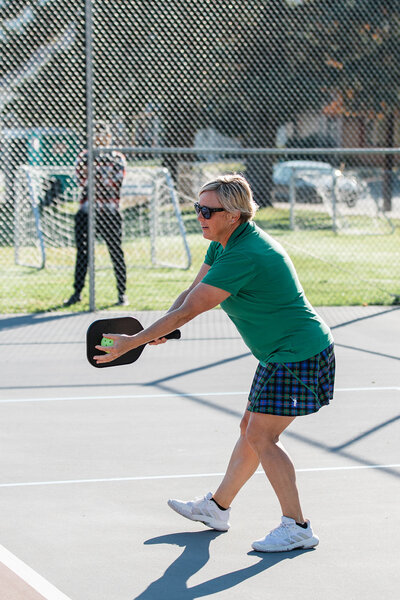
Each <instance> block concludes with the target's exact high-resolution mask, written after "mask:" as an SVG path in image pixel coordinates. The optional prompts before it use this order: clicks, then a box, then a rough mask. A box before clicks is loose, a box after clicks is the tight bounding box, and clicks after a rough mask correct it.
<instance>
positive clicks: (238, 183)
mask: <svg viewBox="0 0 400 600" xmlns="http://www.w3.org/2000/svg"><path fill="white" fill-rule="evenodd" d="M203 192H216V193H217V196H218V200H219V201H220V203H221V206H222V208H224V209H225V210H226V211H227V212H231V213H233V212H236V211H239V212H240V221H241V222H242V223H245V222H246V221H251V219H252V218H253V217H254V215H255V214H256V212H257V209H258V204H256V202H254V200H253V192H252V191H251V187H250V185H249V182H248V181H247V180H246V179H245V178H244V177H243V176H242V175H238V174H237V173H235V174H233V175H221V176H220V177H217V178H216V179H214V180H213V181H209V182H207V183H205V184H204V185H203V186H202V188H201V189H200V192H199V196H200V194H202V193H203Z"/></svg>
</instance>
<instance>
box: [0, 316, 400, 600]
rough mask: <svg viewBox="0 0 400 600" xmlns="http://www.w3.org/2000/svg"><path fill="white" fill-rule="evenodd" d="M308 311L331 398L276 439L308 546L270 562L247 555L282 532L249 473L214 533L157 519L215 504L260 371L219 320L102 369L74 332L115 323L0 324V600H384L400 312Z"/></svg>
mask: <svg viewBox="0 0 400 600" xmlns="http://www.w3.org/2000/svg"><path fill="white" fill-rule="evenodd" d="M319 312H320V314H321V315H322V316H323V317H324V318H325V319H326V321H327V322H328V324H329V325H330V326H331V327H332V328H333V333H334V336H335V342H336V355H337V381H336V395H335V398H334V401H333V402H332V404H331V405H330V406H329V407H325V408H322V409H321V411H320V412H319V413H317V414H315V415H312V416H307V417H300V418H298V419H296V420H295V421H294V423H293V424H292V425H291V426H290V428H289V429H288V430H287V432H285V433H284V435H283V436H282V441H283V443H284V445H285V447H286V448H287V450H288V451H289V453H290V455H291V457H292V459H293V462H294V464H295V466H296V470H297V479H298V487H299V491H300V497H301V500H302V505H303V510H304V513H305V516H306V517H307V518H310V520H311V522H312V525H313V528H314V530H315V532H316V533H317V535H318V536H319V537H320V540H321V541H320V545H319V546H318V547H317V548H316V549H314V550H307V551H305V550H303V551H302V550H299V551H293V552H284V553H279V554H262V553H257V552H254V551H252V550H251V542H252V541H253V540H255V539H257V538H260V537H262V536H264V535H265V534H266V533H267V532H268V531H269V530H270V529H272V528H274V527H275V526H276V525H278V523H279V520H280V516H281V515H280V508H279V505H278V502H277V500H276V498H275V495H274V493H273V491H272V489H271V487H270V485H269V483H268V481H267V480H266V478H265V475H264V474H263V473H261V471H260V472H257V473H256V474H255V475H254V476H253V478H252V479H251V480H250V481H249V482H248V483H247V484H246V486H245V487H244V488H243V489H242V490H241V492H240V494H239V495H238V496H237V498H236V499H235V501H234V503H233V505H232V512H231V519H230V520H231V525H232V527H231V529H230V531H229V532H227V533H219V532H215V531H210V530H208V529H207V528H206V527H204V526H203V525H202V524H196V523H194V522H191V521H188V520H186V519H183V518H182V517H180V516H179V515H177V514H176V513H174V512H173V511H171V509H170V508H168V506H167V500H168V498H170V497H172V498H181V499H187V500H189V499H193V498H195V497H199V496H203V495H204V494H206V493H207V492H209V491H214V490H215V488H216V487H217V485H218V483H219V481H220V479H221V477H222V474H223V473H224V470H225V468H226V465H227V462H228V459H229V456H230V453H231V450H232V448H233V445H234V443H235V441H236V439H237V436H238V426H239V421H240V418H241V415H242V413H243V411H244V408H245V406H246V397H247V393H248V390H249V387H250V384H251V380H252V377H253V373H254V370H255V367H256V361H255V359H254V358H253V357H252V356H251V355H250V354H249V352H248V349H247V348H246V346H245V345H244V343H243V342H242V340H241V339H240V338H239V336H238V334H237V332H236V330H235V329H234V327H233V326H232V325H230V324H229V322H228V319H227V317H226V316H225V315H224V314H223V313H222V311H220V310H214V311H212V312H210V313H207V314H204V315H201V316H200V317H198V318H197V319H196V320H194V321H193V322H192V323H189V324H188V325H186V326H185V327H183V328H182V339H181V340H180V341H170V342H168V343H167V344H164V345H162V346H158V347H147V348H145V350H144V352H143V354H142V356H141V358H140V359H139V361H138V362H137V363H135V364H133V365H129V366H123V367H122V366H120V367H114V368H110V369H95V368H93V367H92V366H90V365H89V363H87V361H86V357H85V334H86V329H87V327H88V325H89V324H90V323H91V322H92V321H93V320H94V319H96V318H104V317H105V316H107V317H109V316H117V313H115V314H112V315H111V314H109V313H107V315H105V314H102V313H97V314H95V315H93V314H88V313H85V314H78V315H77V314H63V315H58V314H38V315H31V316H10V317H2V318H1V319H0V352H1V366H2V377H1V385H0V389H1V398H0V428H1V437H0V439H1V452H0V467H1V468H0V515H1V517H0V563H1V564H0V590H1V591H0V597H1V600H21V599H23V600H42V599H43V598H46V599H47V600H68V599H70V600H134V599H140V600H161V599H162V600H192V599H195V598H212V599H218V600H219V599H228V600H239V599H240V600H243V599H247V600H266V599H268V598H271V599H274V600H291V599H292V598H293V599H296V600H297V599H301V600H303V599H304V600H306V599H307V600H317V599H318V600H321V598H323V599H324V600H337V598H343V599H345V600H358V599H363V600H364V599H370V600H376V599H377V598H384V599H385V600H395V599H396V600H397V599H398V597H399V589H400V568H399V567H400V561H399V549H398V546H399V542H398V540H399V534H400V518H399V500H400V485H399V484H400V436H399V433H400V427H399V425H400V415H399V413H400V411H399V408H400V369H399V367H400V346H399V339H400V310H399V308H398V307H394V306H393V307H390V306H386V307H368V306H367V307H349V308H344V307H336V308H321V309H319ZM125 314H126V313H125ZM134 316H136V317H137V318H139V320H141V321H142V322H143V324H144V325H146V324H149V323H151V322H152V321H153V320H154V319H155V318H156V317H157V316H158V314H156V313H140V314H134Z"/></svg>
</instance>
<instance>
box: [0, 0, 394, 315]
mask: <svg viewBox="0 0 400 600" xmlns="http://www.w3.org/2000/svg"><path fill="white" fill-rule="evenodd" d="M0 45H1V46H2V60H1V62H0V109H1V110H0V114H1V132H2V136H1V137H2V140H1V147H0V256H1V261H0V265H1V266H0V272H1V279H0V310H1V311H2V312H5V313H11V312H18V313H25V312H34V311H42V310H54V309H59V310H64V307H65V310H84V309H88V308H89V307H90V308H94V307H96V308H98V309H103V308H108V307H111V306H115V304H116V302H117V303H118V304H119V305H121V306H122V305H126V304H127V303H128V302H129V303H130V307H131V309H132V307H133V308H134V309H136V310H146V309H154V310H162V309H165V308H167V307H168V306H169V305H170V304H171V303H172V301H173V300H174V298H175V297H176V296H177V295H178V294H179V293H180V291H182V289H184V288H185V286H187V285H188V284H189V283H190V282H191V281H192V280H193V278H194V276H195V274H196V273H197V270H198V269H199V267H200V265H201V263H202V260H203V258H204V253H205V250H206V246H207V243H206V241H205V240H204V239H203V238H202V235H201V232H200V230H199V226H198V223H197V220H196V215H195V213H194V211H193V201H194V200H195V199H196V194H197V191H198V189H199V187H200V186H201V185H202V184H203V183H204V182H205V181H206V180H208V179H211V178H213V177H215V176H216V175H219V174H222V173H228V172H241V173H243V174H244V175H245V176H246V177H247V178H248V179H249V181H250V183H251V185H252V188H253V191H254V195H255V199H256V201H257V202H258V204H259V205H260V209H259V211H258V214H257V218H256V220H257V222H258V224H259V225H261V226H262V227H263V228H265V229H266V230H267V231H268V232H269V233H271V234H272V235H273V236H276V237H278V238H279V240H280V241H281V242H282V243H283V245H284V246H285V248H286V249H287V250H288V252H289V254H290V255H291V257H292V259H293V261H294V263H295V265H296V267H297V270H298V273H299V276H300V280H301V281H302V283H303V286H304V288H305V290H306V293H307V296H308V297H309V299H310V300H311V302H312V303H313V304H315V305H319V306H321V305H343V304H390V303H392V302H397V301H398V298H399V296H400V282H399V279H400V266H399V263H400V260H399V257H400V243H399V228H398V226H399V223H400V149H399V146H400V125H399V122H400V120H399V114H400V113H399V110H400V63H399V58H398V57H399V56H400V1H393V0H392V1H391V2H387V1H380V0H374V1H365V0H363V1H361V0H352V1H351V2H350V1H348V0H339V1H337V2H326V1H320V0H315V1H312V0H310V1H306V0H305V1H304V2H302V1H300V0H298V1H289V0H287V1H285V0H266V1H264V2H258V1H257V2H256V1H250V0H244V1H240V2H238V1H235V0H232V1H230V2H222V1H219V0H212V1H210V2H205V1H204V0H202V1H201V2H200V1H197V0H191V1H190V2H189V1H185V0H183V1H179V2H178V1H174V0H163V1H162V2H161V1H146V2H145V1H137V2H136V1H135V2H132V1H129V2H128V1H126V0H118V1H116V0H108V1H104V0H103V1H101V0H94V1H93V2H89V1H88V0H87V1H86V3H85V2H84V0H68V1H66V0H18V1H17V0H15V1H13V0H5V1H4V2H2V3H0ZM87 140H90V143H89V144H88V142H87ZM85 277H86V278H85ZM65 300H67V302H66V305H65V304H64V302H65ZM68 300H69V301H68Z"/></svg>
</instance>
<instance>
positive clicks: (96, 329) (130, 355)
mask: <svg viewBox="0 0 400 600" xmlns="http://www.w3.org/2000/svg"><path fill="white" fill-rule="evenodd" d="M142 329H143V326H142V325H141V323H139V321H138V320H137V319H135V318H134V317H117V318H113V319H99V320H98V321H94V322H93V323H92V324H91V325H90V327H89V329H88V330H87V334H86V355H87V359H88V361H89V362H90V364H91V365H92V366H93V367H96V368H98V369H102V368H104V367H115V366H117V365H129V364H131V363H133V362H135V360H137V359H138V358H139V356H140V355H141V354H142V352H143V350H144V347H145V346H146V344H143V346H138V347H137V348H134V349H133V350H129V352H126V353H125V354H123V355H122V356H120V357H118V358H116V359H115V360H112V361H111V362H108V363H97V362H96V361H95V360H94V359H93V356H95V355H98V353H99V351H98V350H97V349H96V346H99V345H101V346H103V347H104V352H107V346H112V344H113V341H112V340H111V339H109V338H105V337H103V333H104V332H107V333H119V334H125V335H135V333H139V331H142ZM165 337H166V338H167V339H175V340H179V338H180V337H181V332H180V331H179V329H175V331H172V332H171V333H169V334H168V335H166V336H165Z"/></svg>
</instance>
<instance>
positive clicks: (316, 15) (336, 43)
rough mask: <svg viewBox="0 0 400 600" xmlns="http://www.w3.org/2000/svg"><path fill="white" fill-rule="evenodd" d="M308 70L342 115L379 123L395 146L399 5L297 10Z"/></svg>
mask: <svg viewBox="0 0 400 600" xmlns="http://www.w3.org/2000/svg"><path fill="white" fill-rule="evenodd" d="M298 12H299V14H301V16H302V19H303V22H304V26H303V37H304V43H305V44H306V45H307V47H308V55H309V60H310V66H311V68H312V69H313V70H315V72H316V73H319V74H320V80H321V86H325V87H326V89H329V90H330V91H331V92H337V93H339V94H340V98H341V101H342V104H343V107H342V112H343V115H344V116H348V117H351V116H359V117H364V118H367V117H368V118H376V119H380V120H381V121H382V123H383V125H384V131H385V135H384V138H385V142H384V145H385V146H387V147H389V148H392V147H393V146H394V122H395V118H396V117H397V116H398V115H399V111H400V63H399V60H398V57H399V55H400V1H399V0H338V1H336V2H325V1H323V0H315V1H311V2H306V3H304V5H302V6H299V7H298ZM392 169H393V155H386V156H385V159H384V186H383V197H384V209H385V210H390V209H391V199H392Z"/></svg>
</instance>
